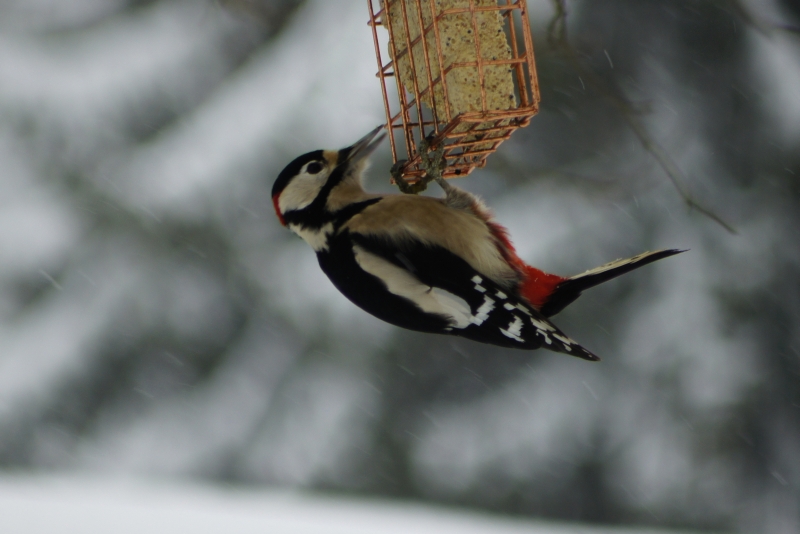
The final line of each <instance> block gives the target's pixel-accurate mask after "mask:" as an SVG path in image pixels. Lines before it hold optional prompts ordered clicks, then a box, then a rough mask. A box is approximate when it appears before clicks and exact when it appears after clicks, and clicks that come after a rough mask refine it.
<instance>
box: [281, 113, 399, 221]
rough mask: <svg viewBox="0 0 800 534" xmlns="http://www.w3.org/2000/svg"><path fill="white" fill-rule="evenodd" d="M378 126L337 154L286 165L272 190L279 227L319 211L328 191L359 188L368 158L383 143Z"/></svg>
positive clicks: (324, 152)
mask: <svg viewBox="0 0 800 534" xmlns="http://www.w3.org/2000/svg"><path fill="white" fill-rule="evenodd" d="M383 128H384V127H383V126H379V127H377V128H375V129H374V130H372V131H371V132H369V133H368V134H367V135H365V136H364V137H362V138H361V139H359V140H358V141H356V142H355V143H354V144H352V145H350V146H348V147H346V148H342V149H341V150H315V151H313V152H309V153H307V154H303V155H302V156H299V157H297V158H295V159H294V161H292V162H291V163H289V164H288V165H287V166H286V167H285V168H284V169H283V170H282V171H281V173H280V174H279V175H278V178H277V180H275V184H274V185H273V186H272V203H273V205H274V206H275V213H277V214H278V219H280V221H281V224H283V225H284V226H286V225H287V224H289V223H291V222H292V219H294V218H302V217H303V214H304V213H309V212H312V211H314V210H315V209H318V210H323V209H324V208H325V203H326V200H327V197H328V196H329V195H330V193H331V191H332V190H333V189H334V188H335V187H336V186H339V185H341V184H354V185H357V186H358V187H359V188H360V187H361V175H362V173H363V172H364V169H365V168H366V165H367V159H368V156H369V155H370V154H371V153H372V152H373V151H374V150H375V148H377V146H378V145H379V144H380V143H381V141H383V138H384V137H386V136H385V135H381V130H383Z"/></svg>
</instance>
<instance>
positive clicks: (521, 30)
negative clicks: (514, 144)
mask: <svg viewBox="0 0 800 534" xmlns="http://www.w3.org/2000/svg"><path fill="white" fill-rule="evenodd" d="M367 2H368V4H369V11H370V21H369V25H370V26H371V27H372V34H373V40H374V43H375V53H376V57H377V60H378V73H377V77H378V78H379V79H380V81H381V89H382V91H383V101H384V106H385V109H386V119H387V130H388V131H389V132H390V135H389V139H390V141H391V149H392V158H393V160H394V162H395V163H397V162H398V159H400V158H399V155H398V144H399V143H398V139H402V140H403V141H404V142H405V146H406V153H407V158H403V159H406V162H405V163H404V164H403V165H402V167H401V169H400V172H401V175H402V176H403V177H404V178H406V179H407V180H408V181H410V182H414V181H416V180H418V179H419V178H420V177H422V176H424V175H425V174H426V172H425V169H424V167H423V165H422V158H421V157H420V154H419V148H418V147H419V141H421V140H422V139H427V140H428V146H429V148H430V149H431V150H433V149H436V148H440V147H442V146H443V149H444V158H445V163H446V167H445V169H444V171H443V176H444V177H445V178H452V177H456V176H466V175H467V174H469V173H470V172H472V170H473V169H475V168H476V167H483V166H484V165H486V159H487V157H488V156H489V155H490V154H491V153H493V152H494V151H495V150H497V147H498V146H499V145H500V144H501V143H502V142H503V141H505V140H506V139H508V138H509V137H510V136H511V134H512V133H513V132H514V130H516V129H517V128H521V127H524V126H527V125H528V124H529V122H530V120H531V118H532V117H533V116H534V115H536V113H537V112H538V111H539V99H540V98H539V84H538V81H537V77H536V65H535V61H534V55H533V39H532V38H531V30H530V21H529V20H528V10H527V4H526V1H525V0H488V1H487V0H367ZM376 8H377V9H376ZM423 8H425V10H424V13H423ZM492 14H494V16H493V19H494V21H493V19H492V18H490V17H492ZM434 15H435V16H434ZM426 19H427V20H426ZM454 21H455V22H454ZM487 21H488V22H489V23H491V22H495V24H496V25H497V28H496V29H495V28H494V27H492V31H493V33H494V34H495V35H489V36H488V37H489V38H486V35H485V34H486V26H489V24H487ZM465 23H466V24H465ZM459 24H460V27H458V26H459ZM378 26H383V27H384V28H386V30H388V45H387V48H388V55H389V60H388V61H385V62H384V59H383V55H384V54H382V53H381V46H380V40H379V36H378ZM465 26H466V31H464V30H465ZM470 26H471V27H470ZM454 27H456V29H457V30H459V35H454V34H453V31H454ZM414 30H416V31H414ZM481 30H483V33H482V32H481ZM414 33H416V34H417V35H414ZM482 39H483V40H484V41H486V42H489V41H490V39H494V41H495V43H496V42H497V39H505V44H504V45H501V49H502V48H503V47H504V51H502V50H501V52H502V53H501V54H499V55H501V56H503V55H505V56H506V57H497V54H495V55H493V56H491V55H490V56H489V57H485V56H487V50H486V49H485V48H486V45H485V44H484V46H483V47H482V44H481V40H482ZM443 41H444V42H443ZM454 41H455V42H456V44H460V45H461V48H462V49H464V48H465V46H464V43H466V50H467V57H463V53H462V57H456V56H454V55H453V53H452V49H450V48H448V47H450V45H451V44H452V43H453V42H454ZM470 41H471V42H472V43H473V44H471V43H470ZM470 48H471V49H470ZM482 51H483V53H482ZM490 53H491V52H490ZM456 59H457V60H458V61H456ZM442 65H444V68H441V66H442ZM497 72H501V73H502V72H506V73H507V74H506V75H505V76H507V78H508V79H507V80H506V82H505V89H506V90H507V91H508V90H509V89H510V92H511V94H513V96H511V95H510V94H503V95H502V96H503V97H508V100H506V101H505V104H503V103H502V101H501V104H500V105H497V98H496V97H497V95H496V94H494V93H495V92H497V91H498V88H497V85H496V84H495V85H493V84H492V83H489V81H487V79H488V78H490V77H492V75H494V74H496V73H497ZM476 75H477V76H476ZM389 78H394V80H395V83H394V84H393V85H395V86H396V90H397V96H398V99H397V102H393V101H392V99H391V98H390V94H391V90H390V89H389V85H390V82H389ZM495 78H497V76H495ZM429 80H433V81H432V83H428V81H429ZM459 84H460V85H459ZM470 92H471V96H470ZM462 94H467V95H468V96H467V99H471V103H470V102H467V104H466V105H465V104H464V102H465V99H464V98H463V95H462ZM458 96H462V98H461V100H460V104H459V103H458V102H456V103H454V97H458ZM398 104H399V105H398ZM398 107H399V109H398Z"/></svg>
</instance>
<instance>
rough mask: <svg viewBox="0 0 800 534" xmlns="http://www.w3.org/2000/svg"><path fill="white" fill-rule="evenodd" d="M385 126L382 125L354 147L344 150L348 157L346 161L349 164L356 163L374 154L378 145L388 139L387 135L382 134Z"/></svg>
mask: <svg viewBox="0 0 800 534" xmlns="http://www.w3.org/2000/svg"><path fill="white" fill-rule="evenodd" d="M384 128H385V126H383V125H380V126H378V127H377V128H375V129H374V130H372V131H371V132H369V133H368V134H367V135H365V136H364V137H362V138H361V139H359V140H358V141H356V142H355V143H354V144H353V145H351V146H349V147H347V148H345V149H344V151H346V153H347V155H346V156H345V158H344V160H345V161H346V162H348V163H355V162H358V161H361V160H362V159H364V158H366V157H368V156H369V155H370V154H372V153H373V152H374V151H375V149H376V148H378V145H380V144H381V142H382V141H383V140H384V138H386V134H385V133H381V130H383V129H384Z"/></svg>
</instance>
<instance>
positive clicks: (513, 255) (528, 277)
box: [486, 220, 566, 310]
mask: <svg viewBox="0 0 800 534" xmlns="http://www.w3.org/2000/svg"><path fill="white" fill-rule="evenodd" d="M486 224H487V225H488V226H489V230H490V231H491V232H492V235H493V236H494V238H495V240H496V242H497V247H498V249H500V253H501V254H502V255H503V258H504V259H505V260H506V261H507V262H508V263H510V264H511V266H512V267H514V269H515V270H516V271H517V272H518V273H520V275H521V278H522V281H521V282H520V283H519V293H520V295H522V296H523V297H524V298H525V300H527V301H528V302H530V303H531V305H532V306H533V307H534V308H536V309H537V310H539V309H541V307H542V306H544V305H545V303H547V301H548V299H549V298H550V295H552V294H553V291H555V289H556V287H557V286H558V284H560V283H561V282H563V281H564V280H566V278H563V277H561V276H558V275H555V274H548V273H546V272H544V271H541V270H539V269H537V268H535V267H531V266H530V265H528V264H526V263H525V262H524V261H522V259H520V257H519V256H517V251H516V250H515V249H514V245H512V244H511V239H510V238H509V236H508V230H506V229H505V228H504V227H503V226H501V225H499V224H497V223H496V222H494V221H491V220H486Z"/></svg>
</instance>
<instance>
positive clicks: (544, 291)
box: [519, 265, 566, 310]
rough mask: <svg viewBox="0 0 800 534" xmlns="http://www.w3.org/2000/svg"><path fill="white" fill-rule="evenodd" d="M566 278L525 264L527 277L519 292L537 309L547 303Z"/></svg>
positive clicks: (520, 285)
mask: <svg viewBox="0 0 800 534" xmlns="http://www.w3.org/2000/svg"><path fill="white" fill-rule="evenodd" d="M564 280H566V278H562V277H561V276H557V275H555V274H548V273H546V272H544V271H540V270H539V269H537V268H536V267H531V266H530V265H526V266H525V278H524V279H523V280H522V282H521V283H520V284H519V292H520V294H521V295H522V296H523V297H525V300H527V301H528V302H530V303H531V304H532V305H533V307H534V308H536V309H537V310H539V309H541V308H542V306H544V305H545V304H547V301H548V300H549V299H550V295H552V294H553V291H555V290H556V287H557V286H558V284H560V283H561V282H563V281H564Z"/></svg>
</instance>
